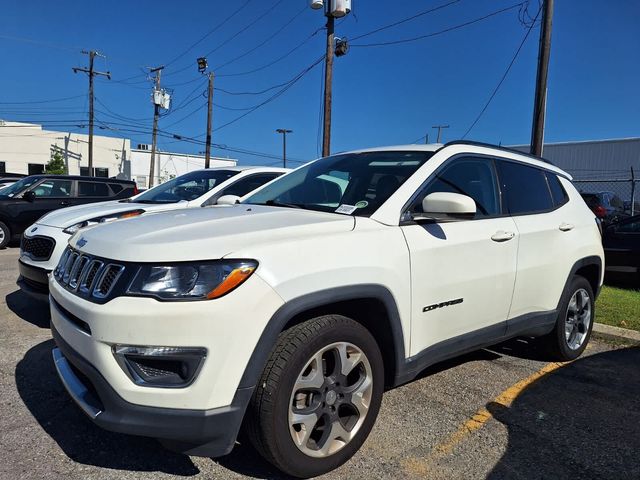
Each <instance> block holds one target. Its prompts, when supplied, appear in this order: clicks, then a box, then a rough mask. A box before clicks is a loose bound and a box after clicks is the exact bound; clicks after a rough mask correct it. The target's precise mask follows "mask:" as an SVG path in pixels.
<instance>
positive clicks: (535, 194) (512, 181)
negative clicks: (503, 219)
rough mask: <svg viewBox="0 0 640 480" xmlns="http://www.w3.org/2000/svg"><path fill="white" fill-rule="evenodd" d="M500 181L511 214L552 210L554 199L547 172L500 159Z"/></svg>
mask: <svg viewBox="0 0 640 480" xmlns="http://www.w3.org/2000/svg"><path fill="white" fill-rule="evenodd" d="M498 164H499V171H500V182H501V184H502V192H503V194H504V200H505V205H506V209H507V211H508V212H509V213H510V214H511V215H522V214H525V213H537V212H544V211H546V210H551V209H552V208H553V200H552V198H551V191H550V190H549V186H548V184H547V179H546V175H545V172H544V171H543V170H541V169H539V168H536V167H530V166H528V165H523V164H520V163H515V162H508V161H502V160H501V161H499V162H498Z"/></svg>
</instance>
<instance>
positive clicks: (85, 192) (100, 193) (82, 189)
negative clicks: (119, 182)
mask: <svg viewBox="0 0 640 480" xmlns="http://www.w3.org/2000/svg"><path fill="white" fill-rule="evenodd" d="M108 196H109V187H107V184H106V183H98V182H82V181H80V182H78V197H108Z"/></svg>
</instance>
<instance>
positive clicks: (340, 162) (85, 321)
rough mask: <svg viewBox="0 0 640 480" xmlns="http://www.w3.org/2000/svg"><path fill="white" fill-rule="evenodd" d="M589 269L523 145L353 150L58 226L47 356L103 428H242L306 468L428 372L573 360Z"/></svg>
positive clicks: (208, 451) (208, 450) (596, 264)
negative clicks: (198, 205) (502, 351)
mask: <svg viewBox="0 0 640 480" xmlns="http://www.w3.org/2000/svg"><path fill="white" fill-rule="evenodd" d="M603 271H604V268H603V250H602V244H601V237H600V232H599V228H598V224H597V223H596V220H595V217H594V215H593V213H592V212H591V211H590V210H589V209H588V208H587V206H586V205H585V203H584V201H583V200H582V198H581V197H580V194H579V193H578V192H577V190H576V189H575V188H574V186H573V185H572V184H571V181H570V177H569V175H568V174H567V173H565V172H563V171H562V170H560V169H558V168H556V167H554V166H552V165H550V164H548V163H546V162H544V161H542V160H541V159H539V158H535V157H530V156H528V155H525V154H522V153H519V152H514V151H510V150H507V149H502V148H498V147H492V146H487V145H481V144H474V143H468V142H453V143H450V144H447V145H444V146H441V145H421V146H417V145H410V146H404V147H388V148H378V149H372V150H363V151H357V152H350V153H344V154H340V155H334V156H331V157H327V158H322V159H319V160H316V161H315V162H312V163H310V164H307V165H305V166H303V167H300V168H299V169H297V170H296V171H294V172H291V173H290V174H288V175H286V176H284V177H282V178H280V179H278V180H275V181H274V182H272V183H270V184H269V185H266V186H264V187H263V188H262V189H260V190H258V191H257V192H255V193H254V194H252V195H250V196H248V197H246V198H245V199H244V200H243V201H242V202H241V203H240V204H237V205H229V206H224V207H219V208H215V209H211V210H208V211H204V210H203V209H191V210H189V211H181V212H166V213H162V214H158V215H148V216H143V217H140V218H133V219H131V220H127V221H126V222H114V223H109V224H105V225H100V226H97V227H95V228H91V229H88V230H86V231H85V232H79V233H78V234H76V235H75V236H73V237H72V238H71V240H70V242H69V247H68V248H67V250H66V251H65V253H64V255H63V257H62V259H61V261H60V263H59V265H58V267H57V268H56V269H55V271H54V272H53V274H52V275H51V276H50V283H49V285H50V292H51V296H50V298H51V328H52V333H53V336H54V338H55V341H56V344H57V348H55V349H54V351H53V357H54V360H55V364H56V367H57V371H58V374H59V376H60V378H61V379H62V382H63V383H64V385H65V387H66V388H67V390H68V391H69V393H70V395H71V396H72V398H73V399H74V400H75V401H76V402H77V404H78V405H79V406H80V407H81V408H82V410H84V412H85V413H86V414H87V415H88V416H89V417H90V418H91V419H92V420H93V421H94V422H95V423H96V424H98V425H100V426H102V427H104V428H106V429H108V430H113V431H116V432H124V433H129V434H135V435H143V436H150V437H156V438H159V439H160V440H161V441H162V442H163V443H164V444H165V445H167V446H168V447H170V448H172V449H176V450H179V451H182V452H185V453H188V454H193V455H206V456H219V455H224V454H226V453H228V452H229V451H230V450H231V449H232V448H233V445H234V443H235V441H236V436H237V434H238V431H239V429H240V427H241V425H242V424H243V422H244V426H245V427H246V431H247V433H248V437H249V438H250V439H251V441H252V443H253V444H254V445H255V446H256V447H257V449H258V451H259V452H261V454H262V455H264V457H265V458H266V459H267V460H268V461H269V462H271V463H273V464H274V465H275V466H277V467H278V468H280V469H281V470H282V471H284V472H286V473H288V474H290V475H293V476H297V477H310V476H316V475H320V474H322V473H325V472H328V471H330V470H332V469H334V468H336V467H338V466H339V465H341V464H342V463H344V462H345V461H347V460H348V459H349V458H350V457H351V456H352V455H353V454H354V453H355V452H356V451H357V450H358V449H359V448H360V446H361V445H362V443H363V442H364V441H365V439H366V437H367V435H368V434H369V432H370V430H371V428H372V426H373V424H374V421H375V419H376V416H377V414H378V409H379V408H380V403H381V399H382V394H383V391H384V389H385V388H392V387H394V386H397V385H400V384H402V383H405V382H408V381H410V380H412V379H414V378H415V377H416V376H417V375H418V374H419V373H420V371H422V370H423V369H424V368H425V367H427V366H429V365H432V364H434V363H436V362H440V361H442V360H444V359H447V358H450V357H453V356H455V355H459V354H461V353H465V352H468V351H471V350H474V349H477V348H481V347H484V346H488V345H491V344H495V343H498V342H501V341H503V340H505V339H507V338H510V337H514V336H536V337H541V340H540V344H541V345H542V346H544V347H546V348H547V349H548V351H549V352H550V353H551V354H552V356H553V357H554V358H557V359H561V360H568V359H573V358H576V357H578V356H579V355H580V354H581V353H582V352H583V350H584V349H585V347H586V345H587V342H588V340H589V337H590V334H591V329H592V325H593V320H594V300H595V298H596V295H597V294H598V291H599V290H600V287H601V284H602V277H603Z"/></svg>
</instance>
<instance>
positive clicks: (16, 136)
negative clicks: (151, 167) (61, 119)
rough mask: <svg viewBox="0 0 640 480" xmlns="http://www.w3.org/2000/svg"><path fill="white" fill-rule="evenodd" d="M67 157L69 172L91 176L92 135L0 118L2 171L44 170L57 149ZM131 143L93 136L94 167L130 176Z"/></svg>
mask: <svg viewBox="0 0 640 480" xmlns="http://www.w3.org/2000/svg"><path fill="white" fill-rule="evenodd" d="M56 150H57V151H59V152H60V153H61V155H62V157H63V158H64V160H65V164H66V167H67V173H68V174H69V175H88V174H89V171H88V170H89V168H88V159H89V136H88V135H85V134H82V133H67V132H55V131H51V130H43V128H42V126H41V125H36V124H32V123H20V122H7V121H3V120H0V173H2V172H11V173H24V174H28V175H35V174H38V173H44V167H45V165H46V164H47V163H49V160H50V159H51V155H52V153H53V152H54V151H56ZM130 154H131V142H130V141H129V140H128V139H125V138H113V137H104V136H101V135H94V136H93V166H94V168H95V175H96V176H98V177H115V176H119V177H122V178H129V177H130V169H129V156H130Z"/></svg>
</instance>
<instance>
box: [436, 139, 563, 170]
mask: <svg viewBox="0 0 640 480" xmlns="http://www.w3.org/2000/svg"><path fill="white" fill-rule="evenodd" d="M451 145H472V146H474V147H488V148H495V149H497V150H502V151H504V152H509V153H516V154H518V155H523V156H525V157H529V158H533V159H534V160H538V161H541V162H544V163H547V164H549V165H553V163H552V162H550V161H549V160H547V159H546V158H542V157H538V156H537V155H532V154H530V153H526V152H521V151H520V150H515V149H513V148H508V147H502V146H499V145H492V144H491V143H483V142H475V141H473V140H452V141H451V142H447V143H445V144H444V145H443V146H442V147H441V148H445V147H449V146H451Z"/></svg>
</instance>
